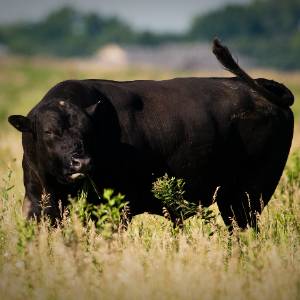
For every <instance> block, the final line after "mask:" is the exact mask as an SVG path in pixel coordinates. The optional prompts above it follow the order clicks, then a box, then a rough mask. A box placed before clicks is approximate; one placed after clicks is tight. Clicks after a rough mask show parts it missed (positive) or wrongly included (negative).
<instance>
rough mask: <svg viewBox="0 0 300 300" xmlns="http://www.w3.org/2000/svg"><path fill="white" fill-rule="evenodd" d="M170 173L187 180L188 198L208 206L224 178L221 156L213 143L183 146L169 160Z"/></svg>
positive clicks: (186, 190)
mask: <svg viewBox="0 0 300 300" xmlns="http://www.w3.org/2000/svg"><path fill="white" fill-rule="evenodd" d="M167 165H168V170H169V172H170V174H169V175H172V176H175V177H176V178H182V179H183V180H184V181H185V192H186V193H185V195H186V198H187V200H189V201H192V202H195V203H201V205H203V206H208V205H210V204H211V203H212V201H213V195H214V192H215V190H216V188H217V187H218V186H219V185H220V184H221V182H222V180H223V178H222V177H223V173H224V172H223V169H224V167H223V166H222V162H221V161H220V156H218V155H217V153H216V151H215V147H214V145H213V144H202V145H198V146H197V145H195V146H191V147H182V148H181V149H179V150H178V151H177V153H174V154H173V155H172V156H171V157H170V159H169V160H168V162H167Z"/></svg>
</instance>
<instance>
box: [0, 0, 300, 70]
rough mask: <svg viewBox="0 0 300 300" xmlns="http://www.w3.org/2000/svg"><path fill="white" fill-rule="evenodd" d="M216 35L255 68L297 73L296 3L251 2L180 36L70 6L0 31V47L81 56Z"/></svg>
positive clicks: (198, 22)
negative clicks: (252, 61) (108, 47)
mask: <svg viewBox="0 0 300 300" xmlns="http://www.w3.org/2000/svg"><path fill="white" fill-rule="evenodd" d="M215 36H218V37H220V38H221V39H222V40H223V41H224V42H225V43H226V44H229V45H230V46H231V47H234V48H235V49H237V50H239V52H241V53H243V54H245V55H248V56H249V57H253V58H254V59H256V60H257V61H258V63H259V65H264V66H272V67H277V68H281V69H300V1H299V0H255V1H253V2H251V3H250V4H247V5H238V4H231V5H227V6H225V7H223V8H221V9H218V10H215V11H213V12H211V13H208V14H206V15H200V16H196V17H195V18H194V19H193V20H192V22H191V26H190V28H189V30H188V31H187V32H186V33H184V34H158V33H153V32H150V31H142V32H141V31H136V30H134V29H133V28H132V27H130V26H129V25H128V24H127V23H126V22H124V21H122V20H120V19H119V18H116V17H103V16H99V15H97V14H94V13H81V12H79V11H76V10H74V9H73V8H70V7H65V8H62V9H60V10H58V11H55V12H52V13H51V14H50V15H48V16H47V17H46V18H45V19H44V20H42V21H39V22H35V23H28V22H22V23H19V24H14V25H2V26H1V27H0V44H4V45H5V46H7V47H8V49H9V51H11V52H13V53H17V54H26V55H34V54H42V55H54V56H87V55H91V54H93V53H95V51H97V49H99V48H100V47H101V46H103V45H105V44H107V43H118V44H121V45H125V44H138V45H147V46H156V45H159V44H162V43H166V42H187V41H188V42H195V41H211V40H212V39H213V37H215Z"/></svg>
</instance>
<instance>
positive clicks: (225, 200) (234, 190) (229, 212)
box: [217, 186, 264, 231]
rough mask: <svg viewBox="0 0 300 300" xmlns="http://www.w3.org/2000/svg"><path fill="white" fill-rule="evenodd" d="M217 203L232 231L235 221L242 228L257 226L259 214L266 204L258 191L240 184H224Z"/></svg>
mask: <svg viewBox="0 0 300 300" xmlns="http://www.w3.org/2000/svg"><path fill="white" fill-rule="evenodd" d="M217 203H218V207H219V210H220V213H221V215H222V218H223V220H224V223H225V225H226V226H227V227H228V228H229V230H230V231H231V230H232V229H233V226H234V223H236V225H237V226H238V227H240V228H242V229H246V228H247V226H250V227H253V228H257V216H258V215H259V214H260V213H261V212H262V209H263V206H264V205H263V203H262V202H261V197H260V194H259V193H258V192H254V191H249V190H248V191H246V190H244V189H241V188H240V187H238V186H224V187H221V188H220V189H219V191H218V195H217Z"/></svg>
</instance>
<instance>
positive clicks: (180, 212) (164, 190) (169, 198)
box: [152, 174, 198, 220]
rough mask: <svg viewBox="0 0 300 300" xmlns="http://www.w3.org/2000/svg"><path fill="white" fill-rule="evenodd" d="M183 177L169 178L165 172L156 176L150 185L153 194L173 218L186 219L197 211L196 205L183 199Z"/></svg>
mask: <svg viewBox="0 0 300 300" xmlns="http://www.w3.org/2000/svg"><path fill="white" fill-rule="evenodd" d="M184 185H185V182H184V181H183V179H176V178H175V177H171V178H169V176H168V175H167V174H165V175H164V176H163V177H160V178H158V179H157V180H156V181H155V182H154V183H153V187H152V192H153V194H154V196H155V197H156V198H157V199H159V200H161V202H162V204H163V206H165V207H166V208H167V210H168V211H169V213H170V214H171V215H172V216H174V218H179V219H183V220H184V219H186V218H188V217H190V216H192V215H194V214H196V213H197V212H198V205H197V204H195V203H192V202H188V201H186V200H185V199H184V193H185V191H184Z"/></svg>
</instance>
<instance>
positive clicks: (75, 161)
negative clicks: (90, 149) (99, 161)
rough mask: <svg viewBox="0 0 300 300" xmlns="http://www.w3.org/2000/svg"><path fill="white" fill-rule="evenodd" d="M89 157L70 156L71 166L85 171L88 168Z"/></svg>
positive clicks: (76, 169)
mask: <svg viewBox="0 0 300 300" xmlns="http://www.w3.org/2000/svg"><path fill="white" fill-rule="evenodd" d="M89 164H90V158H77V157H72V159H71V167H72V169H74V170H75V171H86V170H88V169H89Z"/></svg>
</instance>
